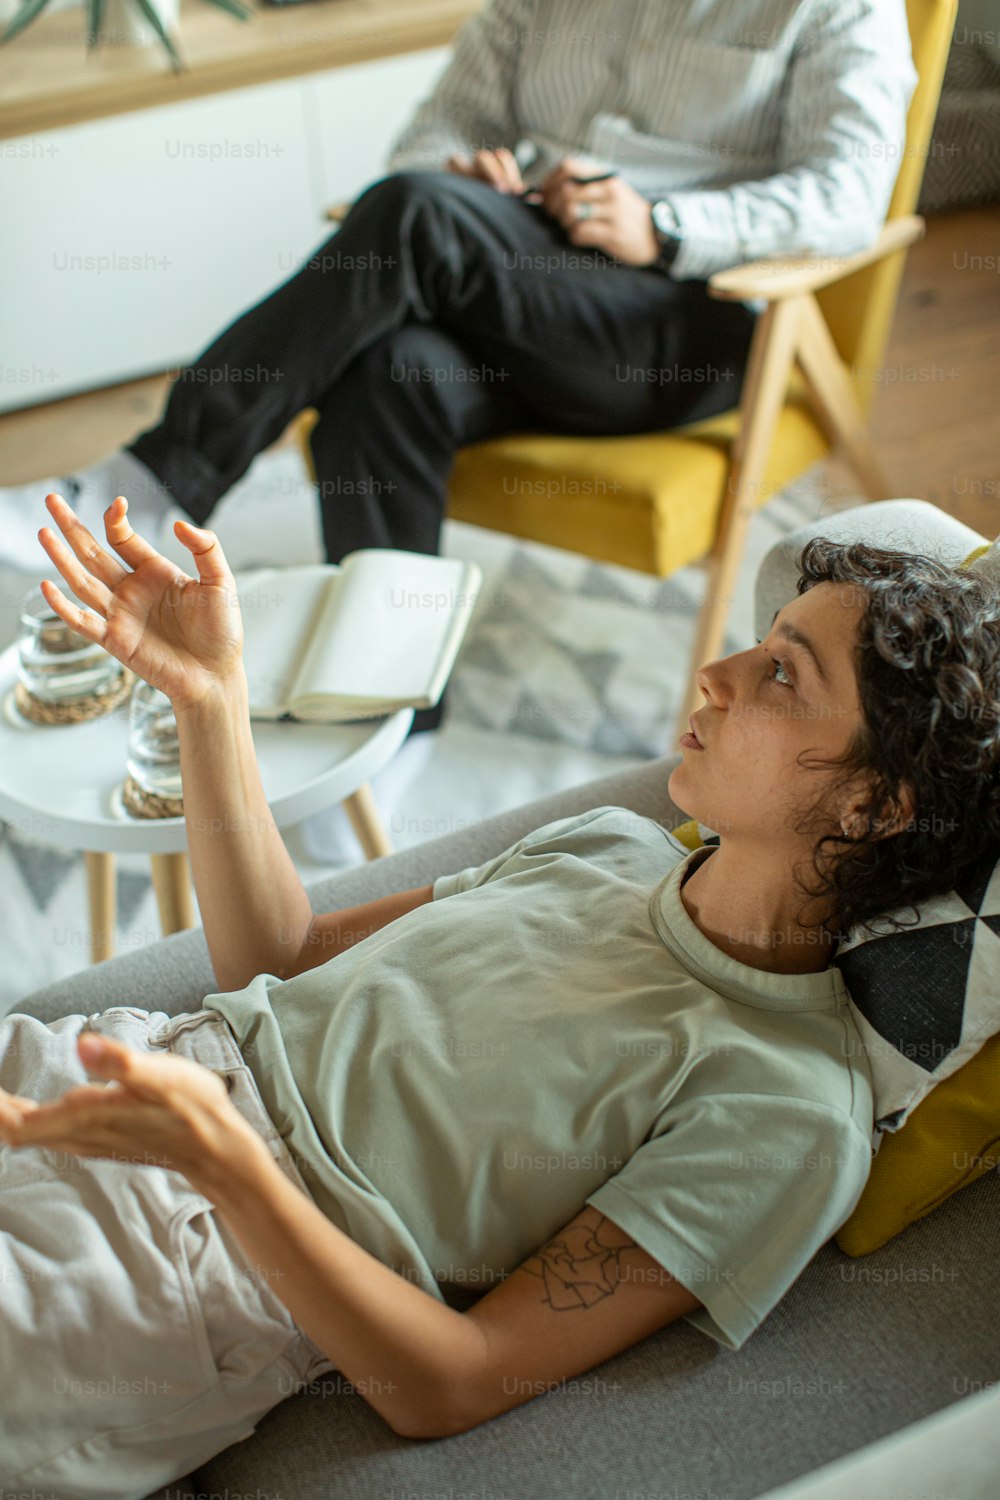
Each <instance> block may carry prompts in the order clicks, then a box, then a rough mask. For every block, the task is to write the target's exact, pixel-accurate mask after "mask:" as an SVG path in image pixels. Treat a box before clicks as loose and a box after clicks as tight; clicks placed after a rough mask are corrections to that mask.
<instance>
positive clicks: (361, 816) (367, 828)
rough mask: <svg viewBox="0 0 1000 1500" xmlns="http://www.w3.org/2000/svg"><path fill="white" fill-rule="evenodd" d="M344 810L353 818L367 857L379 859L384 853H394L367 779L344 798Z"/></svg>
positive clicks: (354, 826)
mask: <svg viewBox="0 0 1000 1500" xmlns="http://www.w3.org/2000/svg"><path fill="white" fill-rule="evenodd" d="M343 805H344V811H345V812H346V813H347V816H348V817H349V818H350V820H351V827H352V828H353V829H354V832H355V835H356V836H357V840H358V843H359V844H360V845H361V848H362V849H363V851H364V856H365V859H379V858H380V857H381V856H382V855H383V854H391V853H392V844H391V843H390V842H389V835H388V834H387V833H386V831H385V828H384V827H383V825H382V819H381V817H380V816H379V810H378V807H377V805H376V802H375V798H374V797H373V796H372V789H371V787H370V786H369V785H368V783H367V781H366V782H365V783H364V784H363V785H362V786H359V787H358V789H357V791H356V792H353V793H352V795H351V796H350V797H345V798H344V804H343Z"/></svg>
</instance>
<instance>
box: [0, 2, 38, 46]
mask: <svg viewBox="0 0 1000 1500" xmlns="http://www.w3.org/2000/svg"><path fill="white" fill-rule="evenodd" d="M48 3H49V0H25V3H24V4H23V5H22V6H21V9H20V10H19V11H18V13H17V15H16V16H15V17H14V19H13V20H12V21H11V23H10V25H9V26H8V27H7V30H6V31H5V32H4V34H3V36H0V47H2V46H3V44H4V42H9V41H11V40H12V39H13V38H14V37H16V36H17V33H18V32H19V31H23V30H24V28H25V27H26V26H27V24H28V22H29V21H33V20H34V19H35V17H36V16H37V15H38V13H39V11H42V10H44V9H45V7H46V6H47V5H48Z"/></svg>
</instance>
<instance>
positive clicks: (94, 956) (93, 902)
mask: <svg viewBox="0 0 1000 1500" xmlns="http://www.w3.org/2000/svg"><path fill="white" fill-rule="evenodd" d="M83 862H84V865H85V867H86V871H87V911H88V914H89V918H90V961H91V963H92V964H99V963H102V962H103V960H104V959H106V958H113V957H114V952H115V900H116V891H115V857H114V855H113V854H103V853H95V852H94V851H93V850H88V851H87V852H86V853H85V854H84V856H83Z"/></svg>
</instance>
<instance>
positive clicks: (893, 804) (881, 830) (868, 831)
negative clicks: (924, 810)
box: [840, 781, 917, 841]
mask: <svg viewBox="0 0 1000 1500" xmlns="http://www.w3.org/2000/svg"><path fill="white" fill-rule="evenodd" d="M869 806H870V802H869V801H866V800H865V799H864V798H863V797H858V798H855V799H852V800H849V801H848V802H847V803H846V805H845V806H844V807H843V808H842V809H841V816H840V827H841V830H842V832H843V834H844V837H845V838H849V839H856V840H859V841H860V840H862V839H870V840H873V841H875V840H878V839H888V838H892V837H893V836H894V835H895V834H897V833H903V832H905V830H906V828H907V827H908V826H909V824H910V823H911V822H912V821H913V819H914V817H915V816H916V810H917V804H916V798H915V796H914V792H913V788H912V786H911V785H910V783H909V782H908V781H901V782H900V784H899V790H898V792H897V795H896V796H895V797H889V798H887V799H886V801H885V802H883V804H882V809H881V812H880V814H879V816H878V817H877V818H873V817H872V816H871V814H870V813H869V811H868V808H869Z"/></svg>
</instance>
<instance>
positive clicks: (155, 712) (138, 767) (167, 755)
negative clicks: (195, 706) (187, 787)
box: [125, 678, 182, 797]
mask: <svg viewBox="0 0 1000 1500" xmlns="http://www.w3.org/2000/svg"><path fill="white" fill-rule="evenodd" d="M125 765H126V769H127V770H128V773H129V775H130V776H131V778H132V780H133V781H134V782H135V783H136V785H137V786H138V787H139V788H140V789H141V790H142V791H144V792H151V793H152V794H153V795H154V796H156V797H180V796H181V795H182V793H181V748H180V739H179V737H178V734H177V720H176V719H175V717H174V710H173V705H172V704H171V702H170V699H169V698H168V697H167V695H166V693H161V692H160V690H159V688H155V687H151V686H150V685H149V683H148V682H143V681H142V679H141V678H139V679H137V681H136V684H135V686H134V687H133V689H132V695H131V697H130V699H129V734H128V754H127V757H126V760H125Z"/></svg>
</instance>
